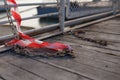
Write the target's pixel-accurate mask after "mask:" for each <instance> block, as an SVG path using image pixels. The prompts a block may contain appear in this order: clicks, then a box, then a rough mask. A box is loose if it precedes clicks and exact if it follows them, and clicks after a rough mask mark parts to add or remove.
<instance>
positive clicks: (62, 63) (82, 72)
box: [0, 17, 120, 80]
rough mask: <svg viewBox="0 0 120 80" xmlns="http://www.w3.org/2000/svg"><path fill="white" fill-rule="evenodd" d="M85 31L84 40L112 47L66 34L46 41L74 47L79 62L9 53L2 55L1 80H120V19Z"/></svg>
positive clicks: (102, 23) (68, 59)
mask: <svg viewBox="0 0 120 80" xmlns="http://www.w3.org/2000/svg"><path fill="white" fill-rule="evenodd" d="M84 29H85V31H86V34H84V35H83V36H85V37H90V38H93V39H101V40H106V41H108V45H107V46H100V45H98V44H95V43H91V42H87V41H83V40H80V39H79V38H76V37H74V36H73V35H67V34H65V35H60V36H57V37H54V38H51V39H47V40H46V41H51V42H52V41H59V42H64V43H67V44H69V45H71V46H72V47H73V49H74V51H75V52H76V54H77V57H76V58H67V57H64V58H41V57H36V58H26V57H21V56H19V55H15V54H13V53H10V52H5V53H3V54H0V80H120V17H117V18H114V19H111V20H108V21H104V22H101V23H97V24H94V25H91V26H89V27H86V28H82V30H84Z"/></svg>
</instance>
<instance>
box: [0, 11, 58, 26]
mask: <svg viewBox="0 0 120 80" xmlns="http://www.w3.org/2000/svg"><path fill="white" fill-rule="evenodd" d="M58 14H59V13H58V12H55V13H49V14H43V15H36V16H32V17H26V18H22V20H28V19H34V18H44V17H48V16H54V15H58ZM13 21H14V22H15V20H13ZM6 23H8V20H5V21H1V22H0V24H6Z"/></svg>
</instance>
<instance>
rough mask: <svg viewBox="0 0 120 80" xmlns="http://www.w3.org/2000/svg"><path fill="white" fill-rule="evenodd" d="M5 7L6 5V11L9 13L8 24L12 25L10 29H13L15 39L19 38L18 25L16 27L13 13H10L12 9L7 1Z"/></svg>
mask: <svg viewBox="0 0 120 80" xmlns="http://www.w3.org/2000/svg"><path fill="white" fill-rule="evenodd" d="M4 5H5V9H6V13H7V17H8V22H9V24H10V27H11V29H12V32H13V35H14V37H15V38H19V36H18V35H17V30H16V25H14V23H13V20H12V17H11V13H10V7H9V5H8V4H7V1H6V0H4Z"/></svg>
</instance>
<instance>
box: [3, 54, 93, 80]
mask: <svg viewBox="0 0 120 80" xmlns="http://www.w3.org/2000/svg"><path fill="white" fill-rule="evenodd" d="M1 59H3V60H6V61H7V62H8V63H11V64H13V65H16V66H18V67H21V68H23V69H26V70H28V71H31V72H33V73H36V74H38V75H41V76H43V77H45V78H46V79H48V80H78V79H80V80H91V79H89V78H87V77H84V76H82V75H76V74H74V73H70V72H68V71H64V70H61V69H58V68H56V67H53V66H50V65H48V64H45V63H41V62H38V61H35V60H32V59H29V58H25V57H22V58H21V57H15V56H10V55H8V56H4V57H2V58H1ZM56 72H57V73H56Z"/></svg>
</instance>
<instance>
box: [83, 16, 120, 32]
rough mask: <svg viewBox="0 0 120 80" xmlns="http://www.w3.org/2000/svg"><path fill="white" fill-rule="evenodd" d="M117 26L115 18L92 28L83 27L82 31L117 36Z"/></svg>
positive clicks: (118, 29)
mask: <svg viewBox="0 0 120 80" xmlns="http://www.w3.org/2000/svg"><path fill="white" fill-rule="evenodd" d="M119 25H120V23H119V20H116V18H115V19H111V20H108V21H104V22H101V23H98V24H94V25H92V26H88V27H85V28H83V29H88V30H94V31H99V32H107V33H113V34H119V33H120V28H119Z"/></svg>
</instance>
